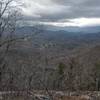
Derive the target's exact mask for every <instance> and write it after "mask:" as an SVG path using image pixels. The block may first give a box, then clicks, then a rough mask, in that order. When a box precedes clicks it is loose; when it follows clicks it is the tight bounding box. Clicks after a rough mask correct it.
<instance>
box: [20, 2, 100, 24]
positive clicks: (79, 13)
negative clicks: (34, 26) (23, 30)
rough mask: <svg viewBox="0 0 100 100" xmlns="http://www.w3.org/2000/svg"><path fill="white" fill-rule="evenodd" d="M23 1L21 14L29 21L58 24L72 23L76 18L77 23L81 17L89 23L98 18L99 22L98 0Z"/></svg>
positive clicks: (99, 8) (81, 19)
mask: <svg viewBox="0 0 100 100" xmlns="http://www.w3.org/2000/svg"><path fill="white" fill-rule="evenodd" d="M23 2H24V4H25V6H24V7H22V10H23V14H24V16H25V19H26V20H27V21H29V22H30V21H38V22H46V23H47V22H48V23H53V22H54V23H58V24H59V23H63V22H64V23H65V22H66V23H67V22H68V23H69V22H70V21H73V23H74V20H75V19H77V21H78V23H77V24H79V22H81V23H82V21H83V18H84V19H89V21H90V22H89V24H94V22H96V21H97V22H98V20H99V22H100V19H99V18H100V13H99V12H100V0H23ZM96 18H97V19H96ZM79 20H80V21H79ZM84 21H87V20H84ZM91 21H92V22H91ZM71 23H72V22H71ZM84 23H85V22H84ZM87 24H88V23H86V25H87ZM95 24H96V23H95ZM97 24H98V23H97Z"/></svg>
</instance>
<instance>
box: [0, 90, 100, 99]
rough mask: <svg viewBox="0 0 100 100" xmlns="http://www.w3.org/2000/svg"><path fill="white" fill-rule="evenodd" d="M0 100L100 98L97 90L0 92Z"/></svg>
mask: <svg viewBox="0 0 100 100" xmlns="http://www.w3.org/2000/svg"><path fill="white" fill-rule="evenodd" d="M0 100H100V92H98V91H86V92H81V91H79V92H66V91H48V92H45V91H33V92H0Z"/></svg>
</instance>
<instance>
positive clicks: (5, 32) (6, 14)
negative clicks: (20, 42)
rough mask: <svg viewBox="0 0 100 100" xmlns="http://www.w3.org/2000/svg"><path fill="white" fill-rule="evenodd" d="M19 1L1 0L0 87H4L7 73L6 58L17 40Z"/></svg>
mask: <svg viewBox="0 0 100 100" xmlns="http://www.w3.org/2000/svg"><path fill="white" fill-rule="evenodd" d="M18 9H19V8H18V6H17V1H15V0H0V86H1V87H2V76H3V74H4V73H5V71H4V70H5V66H6V65H5V57H6V54H7V52H8V50H9V47H10V44H11V43H12V42H13V41H15V40H16V39H15V38H13V33H14V32H15V29H16V24H17V21H18V16H19V10H18Z"/></svg>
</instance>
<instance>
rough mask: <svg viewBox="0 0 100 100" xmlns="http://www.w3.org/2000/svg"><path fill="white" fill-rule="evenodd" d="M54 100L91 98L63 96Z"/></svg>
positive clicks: (86, 99)
mask: <svg viewBox="0 0 100 100" xmlns="http://www.w3.org/2000/svg"><path fill="white" fill-rule="evenodd" d="M54 100H90V98H89V97H86V96H61V97H59V98H55V99H54Z"/></svg>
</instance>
